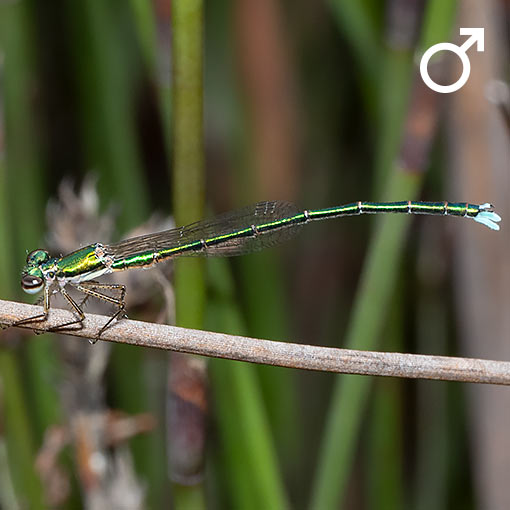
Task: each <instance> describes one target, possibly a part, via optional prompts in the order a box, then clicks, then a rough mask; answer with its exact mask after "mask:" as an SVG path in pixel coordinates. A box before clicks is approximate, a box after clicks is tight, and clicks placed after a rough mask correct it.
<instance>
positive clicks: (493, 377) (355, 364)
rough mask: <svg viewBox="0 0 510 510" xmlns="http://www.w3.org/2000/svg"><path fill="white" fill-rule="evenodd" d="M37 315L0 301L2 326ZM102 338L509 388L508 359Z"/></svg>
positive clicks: (206, 339) (142, 327) (94, 321)
mask: <svg viewBox="0 0 510 510" xmlns="http://www.w3.org/2000/svg"><path fill="white" fill-rule="evenodd" d="M38 313H41V307H36V306H34V305H27V304H24V303H16V302H13V301H1V300H0V323H1V324H10V323H12V322H14V321H16V320H19V319H24V318H26V317H31V316H33V315H36V314H38ZM70 313H71V312H69V311H67V310H61V309H57V308H52V309H51V312H50V316H49V319H48V321H47V322H44V323H33V324H30V325H24V326H23V327H25V328H28V329H33V330H37V331H46V330H47V329H49V328H52V327H55V326H58V324H62V323H64V322H66V321H69V315H70ZM107 320H108V318H107V317H104V316H102V315H87V317H86V319H85V321H84V323H83V328H82V329H76V330H66V334H69V335H73V336H80V337H85V338H94V336H95V335H96V333H97V332H98V331H99V330H100V329H101V327H102V326H103V324H104V323H105V322H106V321H107ZM101 339H102V340H105V341H109V342H118V343H124V344H131V345H138V346H141V347H155V348H157V349H165V350H170V351H178V352H187V353H191V354H200V355H202V356H213V357H216V358H226V359H232V360H238V361H248V362H251V363H262V364H267V365H275V366H281V367H289V368H302V369H306V370H318V371H322V372H337V373H342V374H360V375H379V376H390V377H407V378H412V379H439V380H442V381H462V382H476V383H486V384H502V385H510V362H508V361H491V360H483V359H474V358H453V357H447V356H425V355H421V354H402V353H396V352H375V351H355V350H351V349H335V348H331V347H319V346H315V345H301V344H294V343H287V342H275V341H271V340H260V339H257V338H247V337H243V336H234V335H226V334H223V333H213V332H211V331H199V330H194V329H184V328H178V327H175V326H167V325H165V324H153V323H149V322H141V321H133V320H128V319H122V320H121V321H119V322H118V323H116V324H114V325H113V326H112V327H110V328H109V329H107V330H106V331H105V332H104V333H103V334H102V336H101ZM91 348H93V347H91Z"/></svg>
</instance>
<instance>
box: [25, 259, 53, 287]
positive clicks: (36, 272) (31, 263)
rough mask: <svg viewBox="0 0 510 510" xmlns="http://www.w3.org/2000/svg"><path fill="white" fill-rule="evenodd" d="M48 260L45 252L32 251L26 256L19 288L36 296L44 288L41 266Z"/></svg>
mask: <svg viewBox="0 0 510 510" xmlns="http://www.w3.org/2000/svg"><path fill="white" fill-rule="evenodd" d="M48 260H50V254H49V253H48V252H47V251H45V250H34V251H31V252H30V253H29V254H28V255H27V263H26V265H25V267H24V269H23V275H22V276H21V288H22V289H23V290H24V291H25V292H27V293H28V294H37V293H38V292H40V291H41V290H42V288H43V287H44V274H43V272H42V270H41V265H42V264H44V263H46V262H48Z"/></svg>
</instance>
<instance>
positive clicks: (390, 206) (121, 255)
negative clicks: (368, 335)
mask: <svg viewBox="0 0 510 510" xmlns="http://www.w3.org/2000/svg"><path fill="white" fill-rule="evenodd" d="M378 213H404V214H432V215H444V216H460V217H465V218H471V219H473V220H475V221H477V222H478V223H481V224H483V225H486V226H487V227H489V228H491V229H493V230H499V225H498V222H499V221H500V220H501V218H500V216H499V215H498V214H496V213H495V212H493V208H492V205H491V204H482V205H475V204H468V203H452V202H412V201H407V202H405V201H404V202H353V203H350V204H345V205H341V206H337V207H329V208H326V209H316V210H305V211H299V210H298V209H296V207H295V206H294V205H293V204H291V203H288V202H280V201H276V202H260V203H258V204H255V205H253V206H249V207H245V208H242V209H239V210H236V211H232V212H228V213H225V214H221V215H219V216H216V217H215V218H212V219H209V220H202V221H197V222H196V223H192V224H190V225H187V226H184V227H179V228H174V229H170V230H165V231H163V232H157V233H154V234H147V235H142V236H139V237H134V238H132V239H126V240H125V241H120V242H119V243H116V244H102V243H94V244H91V245H89V246H85V247H84V248H80V249H78V250H76V251H74V252H72V253H70V254H68V255H65V256H62V257H51V256H50V255H49V253H48V252H47V251H45V250H34V251H32V252H31V253H29V254H28V256H27V261H26V265H25V267H24V269H23V273H22V277H21V286H22V288H23V290H24V291H25V292H28V293H29V294H36V293H38V292H40V291H43V292H44V293H43V296H42V303H43V312H42V313H41V314H39V315H36V316H34V317H29V318H27V319H22V320H20V321H17V322H15V323H13V324H11V326H19V325H22V324H29V323H31V322H37V321H44V320H45V319H46V318H47V317H48V313H49V310H50V298H51V296H52V295H53V294H57V293H60V294H61V295H62V296H64V298H65V299H66V300H67V301H68V303H69V304H70V306H71V308H72V310H73V312H74V314H75V319H74V320H72V321H69V322H67V323H65V324H61V325H60V326H58V327H56V328H53V331H55V330H62V329H64V330H65V328H67V327H69V326H72V325H75V324H76V325H78V326H79V327H81V324H82V322H83V320H84V319H85V314H84V313H83V310H82V308H81V305H79V304H78V303H77V302H76V301H75V300H74V299H73V298H72V297H71V295H70V294H69V292H68V291H67V290H66V286H68V285H69V286H71V287H74V288H75V289H77V290H78V291H80V292H82V293H83V294H84V295H85V298H84V301H85V300H86V299H87V298H88V297H89V296H91V297H95V298H98V299H101V300H104V301H107V302H109V303H112V304H113V305H115V306H116V307H117V310H116V312H115V313H114V314H113V315H112V316H111V317H110V319H109V320H108V321H107V322H106V324H105V325H104V326H103V327H102V328H101V329H100V331H99V332H98V334H97V336H96V340H97V339H98V338H99V337H100V336H101V334H102V333H103V332H104V331H105V329H106V328H107V327H108V326H109V325H110V324H111V323H112V322H113V321H114V320H116V319H118V318H122V317H124V316H125V300H124V297H125V293H126V288H125V286H124V285H115V284H110V283H100V282H97V281H96V280H95V279H96V278H98V277H100V276H102V275H104V274H107V273H111V272H114V271H123V270H125V269H130V268H147V267H150V266H152V265H154V264H157V263H158V262H162V261H164V260H168V259H171V258H174V257H181V256H214V257H217V256H219V257H221V256H226V257H228V256H235V255H243V254H246V253H251V252H254V251H257V250H261V249H263V248H268V247H270V246H274V245H276V244H279V243H281V242H283V241H286V240H288V239H290V238H291V237H292V236H294V235H295V234H296V233H297V231H298V230H299V229H300V228H301V227H302V226H303V225H304V224H306V223H309V222H311V221H316V220H325V219H329V218H338V217H341V216H354V215H360V214H378ZM105 291H111V293H112V294H115V295H108V294H105ZM82 303H83V302H82Z"/></svg>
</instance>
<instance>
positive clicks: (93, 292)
mask: <svg viewBox="0 0 510 510" xmlns="http://www.w3.org/2000/svg"><path fill="white" fill-rule="evenodd" d="M75 287H76V288H77V289H78V290H80V291H81V292H83V293H84V294H87V295H88V296H92V297H95V298H97V299H102V300H103V301H106V302H108V303H112V304H114V305H116V306H118V310H117V311H116V312H115V313H114V314H113V315H112V316H111V317H110V319H109V320H108V322H107V323H106V324H105V325H104V326H103V327H102V328H101V329H100V330H99V332H98V334H97V335H96V338H95V340H94V341H93V342H92V343H96V342H97V341H98V340H99V338H100V337H101V335H102V334H103V333H104V331H105V330H106V329H107V328H108V326H109V325H110V324H111V323H112V322H113V321H114V320H116V319H117V318H119V317H121V318H122V317H126V313H125V308H126V302H125V299H124V298H125V296H126V286H125V285H119V284H114V283H99V282H95V281H89V282H82V283H80V284H78V285H75ZM97 289H107V290H115V291H119V297H118V298H115V297H112V296H108V295H107V294H103V293H102V292H98V290H97Z"/></svg>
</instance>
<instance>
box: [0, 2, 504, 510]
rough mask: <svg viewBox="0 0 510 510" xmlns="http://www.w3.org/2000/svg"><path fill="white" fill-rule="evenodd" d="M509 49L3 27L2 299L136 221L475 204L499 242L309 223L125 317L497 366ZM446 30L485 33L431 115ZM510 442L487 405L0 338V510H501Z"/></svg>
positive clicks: (468, 19)
mask: <svg viewBox="0 0 510 510" xmlns="http://www.w3.org/2000/svg"><path fill="white" fill-rule="evenodd" d="M509 26H510V3H509V2H508V1H504V0H485V1H484V2H477V1H476V0H459V1H458V2H455V1H453V0H448V1H446V2H445V1H443V0H429V1H423V0H413V1H409V0H387V1H385V2H382V1H379V0H363V1H356V2H355V1H348V0H329V1H322V2H317V1H307V0H294V1H292V2H277V1H275V0H260V1H258V2H253V1H249V0H238V1H237V2H229V1H226V0H216V1H215V2H204V4H202V3H201V2H200V1H199V0H174V1H173V2H170V0H153V1H152V2H150V1H143V0H130V1H121V0H110V1H109V2H101V1H93V0H83V1H81V2H65V1H56V2H38V1H36V0H14V1H9V0H4V1H2V2H1V3H0V92H1V103H0V104H1V108H0V246H1V255H0V292H1V296H2V298H3V299H17V300H18V299H19V300H25V299H26V296H22V295H21V291H20V288H19V274H20V271H21V268H22V264H23V262H24V259H25V257H26V253H27V250H31V249H34V248H36V247H48V248H52V249H54V250H56V251H57V252H58V251H60V252H62V253H63V252H65V251H67V250H71V249H73V248H75V247H77V246H80V245H84V244H86V243H89V242H93V241H108V238H112V239H119V238H122V237H125V236H127V235H132V233H133V230H132V229H135V228H140V229H145V230H150V229H151V228H152V229H153V230H154V229H156V228H162V227H161V226H162V225H163V224H164V221H163V222H161V221H162V220H160V219H157V218H153V219H152V220H151V221H152V223H149V224H146V223H145V222H147V221H148V220H149V218H150V217H151V215H152V213H154V212H160V213H164V214H174V215H175V218H176V222H177V223H178V224H183V223H188V222H189V221H193V220H194V219H198V218H200V217H203V216H208V215H211V214H213V213H215V212H221V211H225V210H229V209H232V208H234V207H238V206H242V205H245V204H248V203H252V202H255V201H258V200H271V199H282V200H291V201H293V202H296V203H297V204H300V205H302V206H303V207H306V208H319V207H323V206H328V205H336V204H341V203H344V202H352V201H355V200H382V199H386V200H408V199H425V200H451V201H469V202H472V203H483V202H486V201H489V202H493V203H494V204H495V205H496V207H497V210H498V212H499V213H500V214H501V216H502V217H503V230H502V232H500V233H499V234H495V233H494V232H490V231H489V230H488V229H485V228H482V227H481V226H479V225H476V224H474V223H473V222H470V221H462V220H458V219H451V218H445V219H442V218H436V217H430V218H429V217H420V218H409V217H402V218H399V217H384V218H375V217H373V218H367V217H360V218H350V219H345V220H342V221H340V220H339V221H335V222H324V223H322V224H317V225H314V226H311V227H307V228H306V229H305V230H304V231H303V233H302V234H301V235H300V237H299V238H297V239H296V240H293V241H291V242H290V243H288V244H286V245H285V246H282V247H281V248H278V249H273V250H270V251H268V252H264V253H260V254H254V255H250V256H246V257H242V258H239V259H233V260H213V259H211V260H207V261H206V262H207V263H206V264H205V263H204V262H203V261H198V260H197V261H195V260H193V261H191V262H190V263H188V262H187V261H183V264H179V265H178V266H177V268H176V271H177V276H176V280H175V288H174V287H172V286H171V285H170V284H169V283H168V282H169V281H170V280H169V279H168V278H167V277H168V275H165V274H164V273H160V272H159V271H157V270H154V271H151V272H135V273H136V275H135V276H133V277H130V276H127V277H128V278H131V279H130V280H129V281H128V282H127V284H128V287H129V289H128V296H129V301H128V309H129V313H130V316H131V317H133V318H143V319H146V320H177V322H178V323H179V324H181V325H187V326H194V327H203V328H206V329H212V330H218V331H225V332H230V333H238V334H246V335H250V336H254V337H261V338H271V339H278V340H287V339H288V340H293V341H300V342H303V343H311V344H320V345H331V346H344V347H352V348H359V349H379V350H398V351H405V352H417V353H424V354H425V353H434V354H443V355H448V354H449V355H460V356H473V357H483V358H491V359H508V358H509V356H510V352H509V351H510V347H509V346H510V343H509V341H508V340H509V333H510V318H509V314H508V309H509V306H510V285H509V283H510V281H509V279H510V267H509V264H508V257H507V254H508V253H509V248H510V246H509V244H510V238H509V235H508V233H507V232H508V230H506V223H505V221H506V220H505V218H508V212H509V202H508V191H509V179H510V172H509V170H510V168H509V161H510V149H509V147H510V144H509V136H510V123H509V120H508V119H509V117H510V114H509V111H510V110H509V92H508V90H509V89H508V82H509V79H510V68H509V65H508V63H509V62H510V59H509V51H510V44H509V40H510V38H509V32H508V31H509ZM459 27H484V28H485V51H484V52H483V53H478V52H476V51H475V49H474V48H471V49H470V50H469V52H468V54H469V57H470V61H471V77H470V79H469V81H468V83H467V85H466V86H464V87H463V88H462V89H461V90H460V91H458V92H456V93H454V94H451V95H440V94H436V93H433V92H432V91H430V90H429V89H427V88H426V87H425V85H424V84H423V82H422V81H421V79H420V77H419V72H418V62H419V57H420V55H421V53H422V52H423V51H424V50H425V49H427V48H428V47H430V46H431V45H432V44H435V43H438V42H444V41H452V42H460V41H461V38H459V36H458V34H459ZM202 38H203V39H202ZM442 56H443V58H442V59H440V60H437V62H435V63H434V64H433V65H432V67H433V68H434V69H431V73H432V74H433V76H434V77H435V78H436V80H437V81H440V80H443V81H444V83H451V82H453V81H454V80H455V79H456V77H458V76H459V73H460V69H459V62H458V61H457V60H456V58H455V57H454V56H452V55H446V54H444V55H442ZM202 69H203V73H204V74H203V82H202V79H201V75H200V71H201V70H202ZM202 85H203V86H202ZM202 92H203V94H202ZM202 105H203V108H204V110H203V112H202ZM202 119H203V121H204V123H203V124H202ZM505 119H506V120H505ZM204 169H205V170H204ZM91 175H92V176H94V177H91ZM62 183H64V184H62ZM164 271H165V273H168V272H172V268H171V267H170V269H168V268H167V269H164ZM174 299H175V301H176V302H177V311H176V313H177V316H176V319H175V313H174V306H173V302H174ZM91 309H92V310H93V308H92V304H91V306H90V308H87V310H91ZM106 312H107V311H106ZM106 312H105V313H106ZM206 363H207V367H206ZM509 422H510V395H509V393H508V390H507V389H505V388H496V387H478V386H475V385H471V386H468V385H461V384H454V383H441V382H430V381H428V382H422V381H404V380H391V379H373V378H367V377H358V376H334V375H331V374H320V373H306V372H299V371H292V370H286V369H278V368H269V367H259V366H250V365H246V364H240V363H235V362H228V361H220V360H208V361H207V362H206V361H204V360H199V359H196V358H189V357H184V356H171V357H170V358H168V357H167V356H166V355H165V354H163V353H161V352H150V351H145V350H142V349H140V348H136V347H125V346H115V347H111V346H108V345H104V343H103V342H99V343H98V344H96V345H95V346H94V347H90V346H89V345H87V344H86V343H85V342H83V341H80V340H77V339H72V338H69V337H60V336H56V335H43V336H40V337H34V336H33V335H30V334H28V333H27V332H22V331H18V330H8V331H5V332H3V333H2V337H1V341H0V508H1V509H2V510H4V509H6V510H7V509H17V508H31V509H37V508H82V507H85V508H98V509H100V508H169V507H172V508H178V509H181V508H183V509H187V508H193V509H196V508H202V507H204V508H205V507H207V508H218V509H219V508H254V509H260V508H268V509H269V508H271V509H277V508H290V507H292V508H312V509H330V508H373V509H375V508H378V509H379V508H391V509H398V508H416V509H422V508H423V509H425V508H435V509H442V508H445V509H446V508H484V509H492V508H494V509H500V508H510V490H509V487H508V473H509V472H510V444H509V439H508V433H507V428H508V427H507V426H508V423H509Z"/></svg>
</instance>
